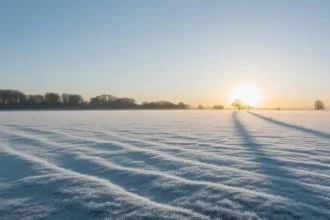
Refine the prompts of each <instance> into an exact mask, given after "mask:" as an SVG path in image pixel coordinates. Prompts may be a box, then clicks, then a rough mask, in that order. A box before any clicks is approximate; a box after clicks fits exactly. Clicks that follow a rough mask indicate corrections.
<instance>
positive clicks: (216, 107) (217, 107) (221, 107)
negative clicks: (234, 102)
mask: <svg viewBox="0 0 330 220" xmlns="http://www.w3.org/2000/svg"><path fill="white" fill-rule="evenodd" d="M213 109H217V110H223V109H225V107H223V106H222V105H215V106H213Z"/></svg>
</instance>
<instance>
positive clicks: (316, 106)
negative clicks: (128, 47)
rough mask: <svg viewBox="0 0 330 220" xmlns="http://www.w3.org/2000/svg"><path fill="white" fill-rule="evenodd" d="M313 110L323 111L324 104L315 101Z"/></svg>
mask: <svg viewBox="0 0 330 220" xmlns="http://www.w3.org/2000/svg"><path fill="white" fill-rule="evenodd" d="M314 109H315V110H324V109H325V106H324V103H323V102H322V101H321V100H316V101H315V102H314Z"/></svg>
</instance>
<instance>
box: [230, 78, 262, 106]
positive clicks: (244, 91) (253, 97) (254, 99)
mask: <svg viewBox="0 0 330 220" xmlns="http://www.w3.org/2000/svg"><path fill="white" fill-rule="evenodd" d="M235 99H239V100H241V101H242V102H244V103H246V104H248V105H251V106H256V105H257V104H258V102H259V101H260V100H261V93H260V90H259V89H258V88H257V87H255V86H254V85H252V84H248V83H240V84H237V85H236V86H235V87H234V88H233V89H232V90H231V92H230V100H231V101H234V100H235Z"/></svg>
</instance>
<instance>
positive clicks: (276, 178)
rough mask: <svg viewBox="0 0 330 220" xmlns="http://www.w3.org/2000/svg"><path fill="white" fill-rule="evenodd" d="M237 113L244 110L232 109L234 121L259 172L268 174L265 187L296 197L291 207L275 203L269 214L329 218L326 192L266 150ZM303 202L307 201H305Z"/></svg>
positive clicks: (274, 191) (288, 217) (288, 216)
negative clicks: (302, 180) (306, 181)
mask: <svg viewBox="0 0 330 220" xmlns="http://www.w3.org/2000/svg"><path fill="white" fill-rule="evenodd" d="M238 114H245V113H238V112H233V114H232V120H233V124H234V127H235V130H236V132H237V134H238V135H239V137H240V138H241V140H242V141H243V143H242V144H243V146H244V147H246V148H247V149H248V150H249V153H250V154H251V156H252V157H253V161H255V162H256V163H257V165H259V167H258V170H257V172H259V173H261V174H263V175H264V176H265V181H264V182H262V183H260V186H261V187H266V190H269V191H270V192H272V193H273V194H275V195H280V196H282V197H285V198H289V199H291V201H293V202H289V203H288V204H287V205H288V207H285V206H283V207H272V210H269V212H271V213H268V214H270V215H271V216H273V217H275V216H276V215H278V213H281V214H280V215H281V216H286V217H285V218H284V219H305V218H307V219H308V217H307V216H310V217H311V216H313V217H315V219H323V218H324V219H329V218H330V215H329V212H323V210H327V209H328V205H329V201H326V200H327V199H326V198H325V197H326V195H324V194H323V192H320V191H319V190H315V189H313V188H312V187H311V186H309V185H306V184H303V183H302V182H301V181H300V180H299V179H297V174H296V175H295V174H294V173H293V172H291V171H290V170H289V169H288V168H286V167H285V166H287V164H285V162H283V161H280V160H277V159H276V158H273V157H272V156H271V155H270V154H269V153H268V152H267V151H266V150H264V149H263V146H264V145H262V144H260V143H258V142H257V141H256V140H255V138H254V137H253V136H252V135H251V134H250V133H249V131H248V130H247V129H246V127H245V125H244V124H243V123H242V122H241V121H240V120H239V118H238ZM302 203H305V204H306V205H302ZM289 206H290V207H289ZM306 206H307V207H306ZM308 207H310V208H308ZM275 219H276V217H275Z"/></svg>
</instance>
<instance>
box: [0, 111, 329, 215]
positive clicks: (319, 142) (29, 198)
mask: <svg viewBox="0 0 330 220" xmlns="http://www.w3.org/2000/svg"><path fill="white" fill-rule="evenodd" d="M0 219H4V220H6V219H10V220H11V219H20V220H21V219H31V220H32V219H33V220H34V219H330V112H327V111H324V112H314V111H313V112H312V111H310V112H308V111H268V112H267V111H265V112H263V111H254V112H250V113H249V112H235V111H197V110H196V111H188V110H187V111H57V112H52V111H49V112H47V111H35V112H32V111H31V112H0Z"/></svg>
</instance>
